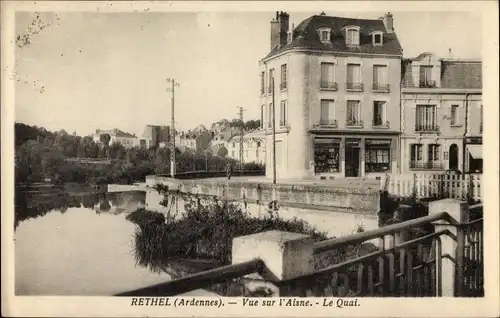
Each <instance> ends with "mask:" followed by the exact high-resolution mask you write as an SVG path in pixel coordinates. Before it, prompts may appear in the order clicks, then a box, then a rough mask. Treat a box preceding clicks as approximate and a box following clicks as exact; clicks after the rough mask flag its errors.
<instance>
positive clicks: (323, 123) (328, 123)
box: [314, 119, 337, 128]
mask: <svg viewBox="0 0 500 318" xmlns="http://www.w3.org/2000/svg"><path fill="white" fill-rule="evenodd" d="M314 127H331V128H336V127H337V120H335V119H320V120H319V122H317V123H316V124H314Z"/></svg>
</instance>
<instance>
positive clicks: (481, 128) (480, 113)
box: [479, 105, 483, 133]
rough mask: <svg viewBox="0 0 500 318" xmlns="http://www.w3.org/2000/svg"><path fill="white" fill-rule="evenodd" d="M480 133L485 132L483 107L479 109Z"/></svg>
mask: <svg viewBox="0 0 500 318" xmlns="http://www.w3.org/2000/svg"><path fill="white" fill-rule="evenodd" d="M479 132H480V133H482V132H483V105H481V108H480V109H479Z"/></svg>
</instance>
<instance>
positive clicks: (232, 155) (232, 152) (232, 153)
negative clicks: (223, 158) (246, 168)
mask: <svg viewBox="0 0 500 318" xmlns="http://www.w3.org/2000/svg"><path fill="white" fill-rule="evenodd" d="M231 157H233V158H234V150H233V151H231Z"/></svg>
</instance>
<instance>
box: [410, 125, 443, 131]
mask: <svg viewBox="0 0 500 318" xmlns="http://www.w3.org/2000/svg"><path fill="white" fill-rule="evenodd" d="M415 131H428V132H438V131H439V126H438V125H433V124H430V125H415Z"/></svg>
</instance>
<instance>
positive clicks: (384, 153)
mask: <svg viewBox="0 0 500 318" xmlns="http://www.w3.org/2000/svg"><path fill="white" fill-rule="evenodd" d="M390 158H391V141H390V140H385V139H381V140H378V139H366V140H365V172H387V171H390V170H391V159H390Z"/></svg>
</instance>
